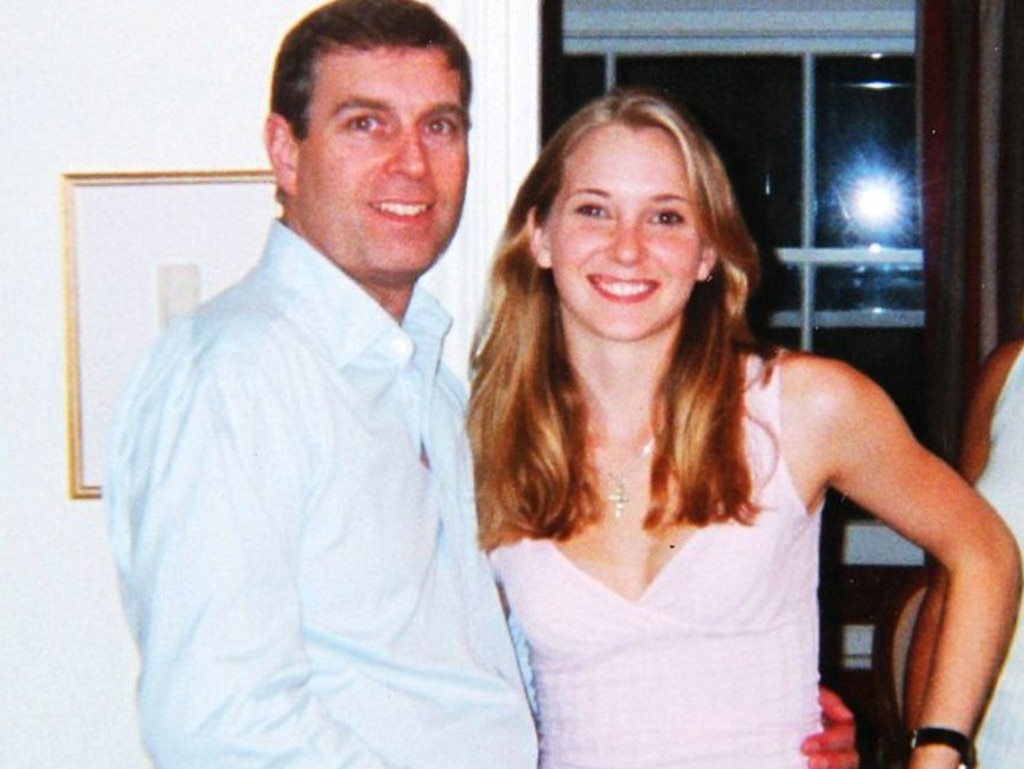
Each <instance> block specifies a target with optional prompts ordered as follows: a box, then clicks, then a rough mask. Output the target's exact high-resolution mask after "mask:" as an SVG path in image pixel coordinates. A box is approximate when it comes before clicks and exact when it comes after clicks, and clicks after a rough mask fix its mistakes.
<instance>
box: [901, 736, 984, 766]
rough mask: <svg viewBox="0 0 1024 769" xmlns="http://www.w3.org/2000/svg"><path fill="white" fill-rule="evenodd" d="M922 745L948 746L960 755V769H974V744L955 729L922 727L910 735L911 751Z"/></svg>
mask: <svg viewBox="0 0 1024 769" xmlns="http://www.w3.org/2000/svg"><path fill="white" fill-rule="evenodd" d="M922 745H946V746H948V747H950V748H953V750H955V751H956V752H957V753H959V754H960V764H959V766H958V769H972V767H973V766H974V743H973V742H971V738H970V737H968V736H967V735H966V734H964V733H962V732H958V731H956V730H955V729H945V728H943V727H941V726H922V727H921V728H920V729H915V730H914V731H912V732H911V733H910V749H911V750H913V749H914V748H918V747H920V746H922Z"/></svg>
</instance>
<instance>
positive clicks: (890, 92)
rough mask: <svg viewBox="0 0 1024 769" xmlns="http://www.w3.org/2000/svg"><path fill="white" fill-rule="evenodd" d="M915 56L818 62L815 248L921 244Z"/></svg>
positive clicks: (816, 78)
mask: <svg viewBox="0 0 1024 769" xmlns="http://www.w3.org/2000/svg"><path fill="white" fill-rule="evenodd" d="M914 92H915V88H914V60H913V58H912V57H909V56H891V57H883V58H872V57H869V56H859V57H853V56H825V57H820V58H818V59H816V60H815V109H816V113H817V114H816V118H815V120H816V122H815V131H814V135H815V153H816V158H817V163H816V169H815V177H816V180H815V187H816V190H815V192H816V195H817V216H816V221H815V228H814V231H815V245H817V246H823V247H833V248H843V247H853V246H869V245H871V244H878V245H881V246H889V247H893V248H916V247H918V242H919V240H918V215H917V161H916V157H917V129H916V112H915V104H914V99H915V95H914Z"/></svg>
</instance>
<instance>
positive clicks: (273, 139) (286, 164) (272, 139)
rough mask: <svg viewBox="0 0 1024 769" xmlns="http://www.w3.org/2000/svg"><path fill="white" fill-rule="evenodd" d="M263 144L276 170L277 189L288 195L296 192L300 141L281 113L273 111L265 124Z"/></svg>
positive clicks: (271, 165) (271, 164)
mask: <svg viewBox="0 0 1024 769" xmlns="http://www.w3.org/2000/svg"><path fill="white" fill-rule="evenodd" d="M263 145H264V146H265V147H266V150H267V157H268V158H269V159H270V167H271V168H272V169H273V171H274V181H275V182H276V184H277V189H278V190H280V191H281V192H282V193H284V194H285V195H286V196H291V195H294V194H295V191H296V186H297V179H298V165H299V141H298V139H296V138H295V134H294V133H293V132H292V127H291V125H290V124H289V123H288V121H287V120H285V119H284V118H283V117H282V116H281V115H278V114H276V113H271V114H270V115H269V116H267V122H266V123H265V124H264V126H263Z"/></svg>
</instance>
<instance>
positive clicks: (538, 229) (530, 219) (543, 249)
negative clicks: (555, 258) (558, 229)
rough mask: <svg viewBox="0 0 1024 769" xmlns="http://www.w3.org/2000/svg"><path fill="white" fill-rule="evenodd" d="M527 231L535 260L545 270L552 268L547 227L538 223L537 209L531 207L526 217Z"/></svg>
mask: <svg viewBox="0 0 1024 769" xmlns="http://www.w3.org/2000/svg"><path fill="white" fill-rule="evenodd" d="M526 232H527V234H528V235H529V238H530V253H531V254H533V261H534V262H536V263H537V266H538V267H540V268H541V269H544V270H550V269H551V247H550V245H549V244H548V235H547V229H546V228H545V227H544V225H542V224H538V223H537V209H536V208H531V209H530V213H529V214H527V217H526Z"/></svg>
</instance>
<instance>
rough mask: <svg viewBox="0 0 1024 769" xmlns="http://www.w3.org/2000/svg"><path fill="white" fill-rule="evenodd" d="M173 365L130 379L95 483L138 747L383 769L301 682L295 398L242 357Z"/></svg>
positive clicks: (182, 763)
mask: <svg viewBox="0 0 1024 769" xmlns="http://www.w3.org/2000/svg"><path fill="white" fill-rule="evenodd" d="M174 360H176V361H177V362H176V363H173V364H172V363H171V362H167V361H165V363H164V364H163V365H162V366H154V367H153V368H154V370H153V371H151V372H150V375H149V377H148V380H147V377H143V378H142V380H141V381H140V382H139V383H138V385H137V388H136V391H135V395H134V396H133V397H132V398H131V400H130V404H129V406H128V407H127V408H126V409H125V410H124V412H123V414H122V416H121V417H120V420H121V427H119V428H117V429H116V431H115V434H114V436H113V450H112V452H111V453H110V454H109V455H108V477H107V482H106V483H105V496H107V498H108V507H109V511H110V521H111V529H112V535H113V542H114V549H115V556H116V560H117V563H118V568H119V573H120V578H121V583H122V590H123V594H124V598H125V604H126V609H127V612H128V617H129V622H130V624H131V625H132V627H133V630H134V632H135V634H136V638H137V641H138V646H139V650H140V658H141V670H140V679H139V687H138V698H139V716H140V724H141V728H142V732H143V738H144V741H145V743H146V745H147V748H148V750H149V751H150V753H151V755H152V757H153V758H154V761H155V763H156V765H157V766H158V767H173V768H174V769H223V768H224V767H237V768H238V769H248V768H249V767H253V768H255V767H261V769H265V768H267V767H288V769H307V768H308V769H314V768H317V769H319V768H320V767H334V768H336V767H341V766H345V767H352V768H353V769H357V768H358V769H385V767H387V766H388V764H387V763H386V762H385V761H384V759H383V758H382V757H381V756H380V755H379V754H376V753H375V752H373V751H372V749H371V748H369V747H368V746H367V745H366V744H365V743H364V742H363V741H362V740H361V739H360V738H359V737H358V735H357V734H355V733H354V732H353V730H352V729H351V728H349V727H348V726H346V724H343V723H338V722H336V721H335V720H333V719H332V718H331V716H330V714H329V713H328V712H327V710H326V708H325V707H324V705H323V703H322V702H321V701H320V700H319V699H318V697H317V696H316V694H315V692H314V691H313V690H312V688H311V686H310V673H311V670H310V661H309V659H308V656H307V654H306V652H305V648H304V642H303V627H302V593H303V591H304V590H306V589H315V587H316V586H308V585H303V584H302V562H301V538H302V529H303V522H304V519H305V516H306V515H307V510H306V507H307V504H308V501H309V497H310V494H311V490H310V489H311V476H312V474H313V473H314V472H315V457H314V456H313V452H312V451H311V448H310V446H309V443H308V439H309V436H308V435H305V434H304V431H306V429H307V428H306V427H304V424H305V422H304V418H303V415H302V411H301V406H300V404H299V402H298V401H299V400H300V398H299V397H298V396H297V395H289V394H288V390H289V387H288V381H287V375H286V374H284V373H282V372H280V371H268V370H267V369H266V367H260V366H258V365H253V363H252V362H251V361H250V362H239V361H230V360H228V361H223V360H222V361H219V362H218V363H217V365H215V366H212V367H209V368H208V369H203V370H199V369H198V367H197V366H196V365H195V364H192V365H188V366H186V365H184V361H183V360H182V359H181V358H174V356H171V361H174ZM307 421H308V420H307Z"/></svg>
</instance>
